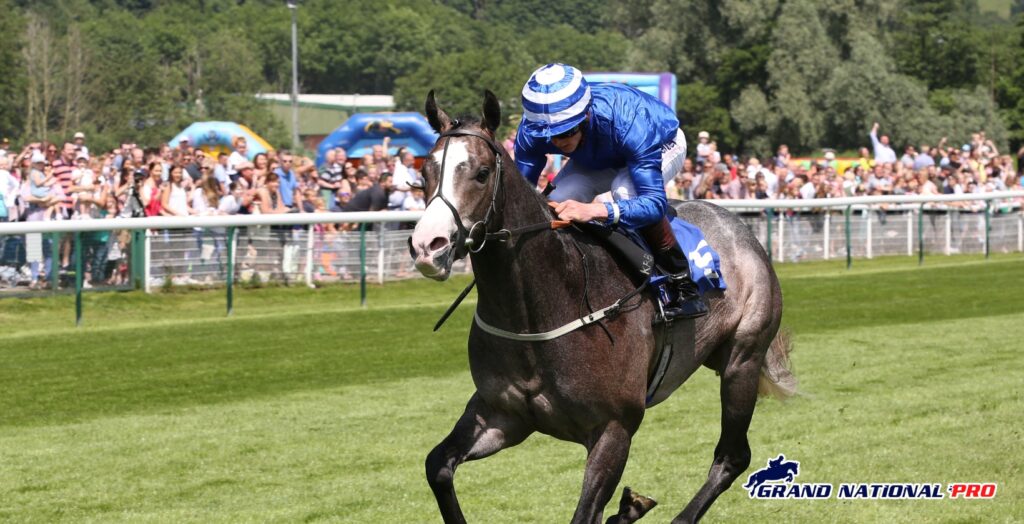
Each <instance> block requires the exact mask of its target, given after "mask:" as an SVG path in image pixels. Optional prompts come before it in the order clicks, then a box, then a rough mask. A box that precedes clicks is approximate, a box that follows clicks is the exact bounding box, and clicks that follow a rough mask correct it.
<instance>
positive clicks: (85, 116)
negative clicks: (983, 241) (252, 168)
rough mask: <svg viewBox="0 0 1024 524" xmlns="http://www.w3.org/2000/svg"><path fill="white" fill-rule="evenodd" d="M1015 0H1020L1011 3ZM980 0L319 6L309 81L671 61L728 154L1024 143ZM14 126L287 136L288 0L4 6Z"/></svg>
mask: <svg viewBox="0 0 1024 524" xmlns="http://www.w3.org/2000/svg"><path fill="white" fill-rule="evenodd" d="M1006 1H1009V0H1006ZM1021 3H1022V2H1020V0H1014V3H1013V6H1012V8H1013V10H1012V14H1011V16H1010V17H1009V18H1007V17H1004V16H999V15H996V14H992V13H983V12H981V10H980V8H979V6H978V3H977V0H897V1H891V0H834V1H830V2H820V1H815V0H603V1H584V0H567V1H562V2H549V1H546V0H501V1H492V2H487V1H484V0H441V1H431V0H394V1H388V2H383V1H381V0H349V1H346V2H336V1H332V0H305V1H301V2H299V8H298V11H297V14H298V28H299V80H300V86H301V90H302V91H303V92H306V93H360V94H394V96H395V100H396V104H397V106H398V109H400V110H406V109H408V110H420V109H421V106H422V103H423V99H424V96H425V94H426V92H427V91H428V90H429V89H436V90H437V94H438V98H439V101H440V102H441V103H442V104H444V105H445V107H449V108H452V109H453V111H454V112H466V113H475V112H476V111H478V107H479V104H480V100H481V98H480V97H481V92H482V90H483V89H484V88H488V89H491V90H493V91H494V92H495V93H497V94H498V96H499V98H500V99H501V100H502V102H503V105H504V108H505V113H506V114H508V115H514V114H516V113H517V112H518V110H519V92H520V89H521V87H522V84H523V82H524V81H525V80H526V78H527V77H528V76H529V74H530V72H531V71H532V70H533V69H535V68H536V67H537V66H539V65H542V64H544V63H547V62H552V61H561V62H566V63H571V64H573V65H576V66H577V67H579V68H581V69H583V70H585V71H587V70H591V71H595V70H607V71H627V70H632V71H671V72H673V73H675V74H676V75H677V76H678V79H679V83H680V86H679V102H678V105H677V107H676V110H677V112H678V113H679V115H680V119H681V121H682V122H683V126H684V129H686V130H687V131H689V132H690V134H696V131H697V130H698V129H703V130H707V131H709V132H711V133H712V135H713V136H714V137H715V138H716V139H717V141H718V142H719V146H720V149H721V150H725V151H742V152H749V153H754V154H765V153H767V152H769V151H771V150H773V149H774V147H775V146H777V145H778V144H780V143H785V144H788V145H789V146H790V147H791V148H792V149H793V150H795V151H797V152H810V151H813V150H816V149H819V148H821V147H825V146H828V147H836V148H840V149H844V148H854V147H856V146H859V145H863V144H864V143H865V142H866V133H867V130H868V128H869V127H870V125H871V123H872V122H874V121H878V122H881V123H882V126H883V129H884V130H885V132H887V133H889V134H890V135H891V136H892V137H893V139H894V141H895V142H896V143H897V144H902V143H914V144H920V143H934V142H935V141H936V140H938V138H939V137H941V136H948V137H949V140H950V142H951V143H956V142H961V143H962V142H967V141H969V134H970V133H971V132H974V131H977V130H985V131H986V133H987V135H988V136H989V137H991V138H993V139H994V140H995V141H996V143H997V144H998V145H999V146H1001V147H1006V146H1013V147H1018V146H1019V145H1020V144H1021V143H1024V41H1022V34H1024V23H1022V22H1021V20H1022V17H1021V16H1020V15H1019V13H1018V11H1019V10H1020V9H1019V8H1020V4H1021ZM0 13H2V14H3V15H2V16H0V71H2V72H3V73H2V74H0V100H3V102H2V104H0V134H3V135H4V136H9V137H11V138H14V139H19V138H23V137H24V138H32V139H53V140H63V139H65V138H67V136H69V135H70V133H72V132H74V131H83V132H85V133H87V134H88V135H89V137H90V142H91V143H94V144H95V145H97V146H99V147H101V148H106V147H109V146H113V145H115V144H117V143H118V142H119V141H122V140H128V139H130V140H131V141H135V142H139V143H149V144H156V143H159V142H162V141H165V140H167V139H169V137H171V136H173V135H174V134H175V133H176V132H177V131H179V130H180V129H182V128H184V127H185V126H186V125H187V124H188V123H190V122H192V121H195V120H215V119H224V120H234V121H239V122H243V123H246V124H247V125H249V127H251V128H253V129H254V130H255V131H256V132H258V133H260V134H261V135H263V136H264V137H266V138H267V139H268V140H269V141H270V142H271V143H272V144H275V145H278V146H286V145H287V144H288V143H289V139H288V136H287V134H286V133H285V130H284V128H283V126H282V125H281V123H280V122H278V121H277V120H276V119H275V118H274V117H273V116H272V115H271V114H270V112H269V110H268V108H267V107H266V106H264V105H262V103H260V102H258V101H257V100H256V99H255V98H254V97H253V96H252V95H253V94H254V93H258V92H288V91H289V90H290V82H291V62H290V61H291V41H290V31H291V15H290V12H289V10H288V8H287V7H286V6H285V2H283V1H280V0H176V1H170V0H163V1H161V0H93V1H87V0H34V1H29V0H0Z"/></svg>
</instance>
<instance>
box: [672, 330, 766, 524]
mask: <svg viewBox="0 0 1024 524" xmlns="http://www.w3.org/2000/svg"><path fill="white" fill-rule="evenodd" d="M736 351H737V350H736V349H734V350H733V354H731V355H726V356H727V357H732V358H731V359H730V361H729V362H728V363H726V364H725V365H724V366H725V368H724V369H722V370H721V382H722V386H721V387H722V391H721V396H722V435H721V436H720V437H719V439H718V445H717V446H715V460H714V462H713V463H712V464H711V471H709V472H708V479H707V481H705V482H704V485H703V486H701V488H700V491H698V492H697V495H695V496H694V497H693V500H691V501H690V503H689V504H687V505H686V508H685V509H683V511H682V513H680V514H679V515H678V516H677V517H676V518H675V520H673V521H672V522H673V523H682V522H696V521H697V520H699V519H700V518H701V517H702V516H703V515H704V512H705V511H707V510H708V508H709V507H710V506H711V504H712V503H713V502H714V501H715V499H716V498H718V496H719V495H721V494H722V493H723V492H724V491H725V490H727V489H729V486H731V485H732V483H733V482H734V481H735V480H736V478H737V477H739V476H740V474H741V473H743V471H745V470H746V469H747V466H749V465H750V445H749V444H748V443H747V429H748V428H749V427H750V418H751V416H753V414H754V405H755V404H756V402H757V381H758V377H759V375H760V372H761V361H762V360H763V353H760V352H757V351H753V352H749V353H746V354H742V353H741V354H740V355H736V354H735V352H736ZM732 359H735V360H732Z"/></svg>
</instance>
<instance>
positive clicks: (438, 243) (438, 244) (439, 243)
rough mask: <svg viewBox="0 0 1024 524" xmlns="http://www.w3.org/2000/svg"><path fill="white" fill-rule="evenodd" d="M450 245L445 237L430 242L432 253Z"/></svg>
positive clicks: (435, 238)
mask: <svg viewBox="0 0 1024 524" xmlns="http://www.w3.org/2000/svg"><path fill="white" fill-rule="evenodd" d="M447 245H448V239H447V238H444V237H434V240H432V241H431V242H430V251H431V252H434V251H437V250H438V249H441V248H443V247H444V246H447Z"/></svg>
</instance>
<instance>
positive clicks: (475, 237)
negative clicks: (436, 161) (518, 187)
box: [427, 122, 504, 253]
mask: <svg viewBox="0 0 1024 524" xmlns="http://www.w3.org/2000/svg"><path fill="white" fill-rule="evenodd" d="M455 125H456V126H457V125H458V122H455ZM453 136H473V137H476V138H479V139H480V140H483V141H484V143H486V144H487V146H488V147H490V148H491V151H494V158H495V170H496V173H495V176H496V177H497V178H496V179H495V180H494V188H493V190H492V191H491V203H490V205H489V206H487V213H486V214H485V215H484V219H483V220H479V221H477V222H474V223H473V224H472V225H471V226H469V229H466V226H464V225H463V224H462V217H461V216H460V215H459V210H458V209H455V206H454V205H453V204H452V203H451V202H450V201H449V200H448V198H446V197H445V196H444V193H443V192H442V191H441V187H442V186H443V185H444V173H445V171H444V166H445V161H446V160H447V158H448V144H449V143H451V137H453ZM441 139H444V149H443V152H442V153H441V174H440V176H439V177H438V180H437V189H435V190H434V194H433V195H432V196H431V197H430V200H428V201H427V206H429V205H430V203H431V202H433V201H434V199H436V198H440V199H441V202H444V204H445V205H446V206H448V209H449V210H451V212H452V215H453V216H454V217H455V225H456V226H457V227H458V228H459V230H458V233H457V237H456V240H455V245H456V246H458V245H459V244H462V245H464V246H465V247H466V249H468V250H469V252H470V253H478V252H479V251H480V250H481V249H483V248H484V246H485V245H486V244H487V239H488V238H489V237H490V235H488V232H487V228H488V226H490V223H491V219H492V218H494V214H495V213H496V212H497V207H498V190H499V188H500V187H501V183H502V176H503V174H504V173H503V171H502V165H501V159H502V155H501V154H502V152H503V151H502V149H501V148H500V147H498V144H496V143H494V140H493V139H491V137H489V136H487V135H485V134H483V133H481V132H480V131H476V130H473V129H452V130H450V131H446V132H444V133H442V134H441Z"/></svg>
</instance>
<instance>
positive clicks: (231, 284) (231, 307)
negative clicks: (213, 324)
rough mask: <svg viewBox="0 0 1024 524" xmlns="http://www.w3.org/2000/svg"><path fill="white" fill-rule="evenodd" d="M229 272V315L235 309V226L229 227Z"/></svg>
mask: <svg viewBox="0 0 1024 524" xmlns="http://www.w3.org/2000/svg"><path fill="white" fill-rule="evenodd" d="M227 240H228V274H227V287H228V290H227V291H228V305H227V309H228V310H227V315H228V316H231V313H234V311H235V228H233V227H229V228H228V239H227Z"/></svg>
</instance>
